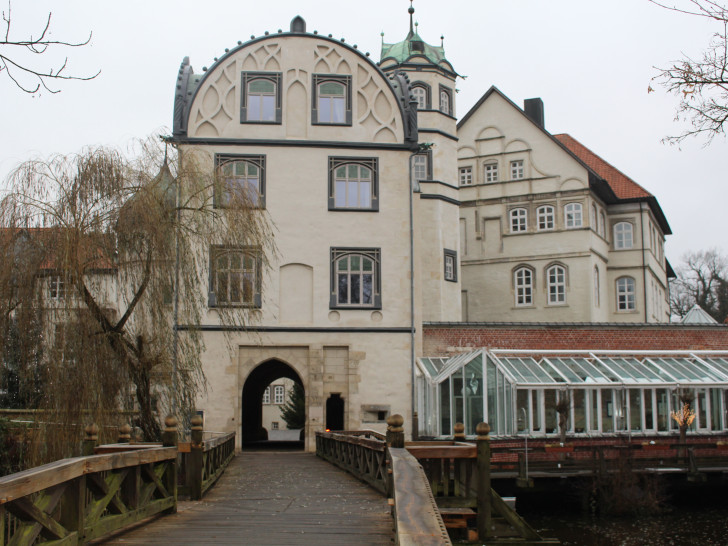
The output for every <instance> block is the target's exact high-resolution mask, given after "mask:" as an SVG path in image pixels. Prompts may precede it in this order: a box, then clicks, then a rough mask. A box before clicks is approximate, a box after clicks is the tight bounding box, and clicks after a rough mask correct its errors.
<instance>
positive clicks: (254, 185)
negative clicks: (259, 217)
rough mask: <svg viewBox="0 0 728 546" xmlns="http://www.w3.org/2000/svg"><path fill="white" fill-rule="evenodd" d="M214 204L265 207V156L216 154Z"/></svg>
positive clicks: (217, 206) (218, 206)
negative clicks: (216, 181)
mask: <svg viewBox="0 0 728 546" xmlns="http://www.w3.org/2000/svg"><path fill="white" fill-rule="evenodd" d="M215 162H216V164H217V173H218V174H217V176H218V183H217V184H216V185H215V195H214V199H213V205H214V207H215V208H228V207H234V206H239V207H242V206H252V207H259V208H265V156H262V155H259V156H234V155H217V156H215Z"/></svg>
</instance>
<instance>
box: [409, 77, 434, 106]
mask: <svg viewBox="0 0 728 546" xmlns="http://www.w3.org/2000/svg"><path fill="white" fill-rule="evenodd" d="M412 96H413V97H414V98H415V99H416V100H417V109H418V110H429V109H431V108H432V105H431V103H430V86H429V85H427V84H426V83H415V84H413V85H412Z"/></svg>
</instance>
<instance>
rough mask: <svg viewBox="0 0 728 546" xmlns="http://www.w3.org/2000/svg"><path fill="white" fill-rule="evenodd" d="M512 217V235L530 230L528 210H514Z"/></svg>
mask: <svg viewBox="0 0 728 546" xmlns="http://www.w3.org/2000/svg"><path fill="white" fill-rule="evenodd" d="M510 216H511V233H518V232H521V231H526V230H527V229H528V211H527V210H526V209H513V210H512V211H511V214H510Z"/></svg>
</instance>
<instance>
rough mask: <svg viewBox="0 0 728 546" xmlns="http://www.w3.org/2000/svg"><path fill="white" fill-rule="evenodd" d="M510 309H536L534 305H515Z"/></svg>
mask: <svg viewBox="0 0 728 546" xmlns="http://www.w3.org/2000/svg"><path fill="white" fill-rule="evenodd" d="M511 309H512V310H518V309H536V306H535V305H516V306H514V307H511Z"/></svg>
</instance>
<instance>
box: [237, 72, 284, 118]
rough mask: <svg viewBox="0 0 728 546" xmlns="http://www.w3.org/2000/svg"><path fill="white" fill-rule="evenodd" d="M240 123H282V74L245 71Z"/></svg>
mask: <svg viewBox="0 0 728 546" xmlns="http://www.w3.org/2000/svg"><path fill="white" fill-rule="evenodd" d="M242 89H243V96H242V97H241V100H240V123H281V74H280V73H279V72H243V74H242Z"/></svg>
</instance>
